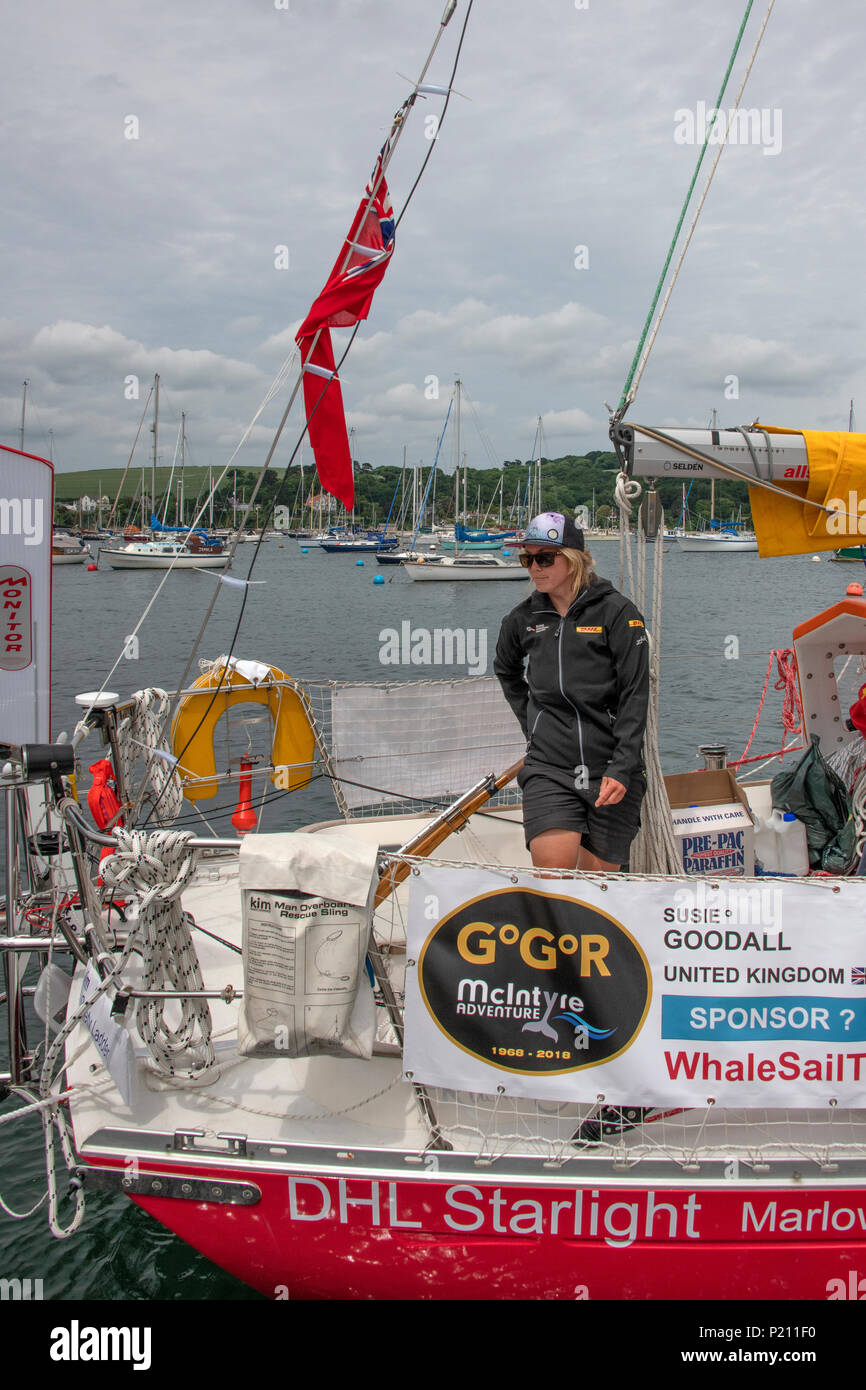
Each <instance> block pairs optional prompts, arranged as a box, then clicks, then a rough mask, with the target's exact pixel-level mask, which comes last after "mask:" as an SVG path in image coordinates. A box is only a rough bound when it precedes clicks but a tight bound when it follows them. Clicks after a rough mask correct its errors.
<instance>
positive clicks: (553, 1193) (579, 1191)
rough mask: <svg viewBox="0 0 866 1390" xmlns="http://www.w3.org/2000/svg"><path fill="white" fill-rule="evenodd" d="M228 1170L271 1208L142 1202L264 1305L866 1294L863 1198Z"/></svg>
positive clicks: (840, 1192) (852, 1191)
mask: <svg viewBox="0 0 866 1390" xmlns="http://www.w3.org/2000/svg"><path fill="white" fill-rule="evenodd" d="M142 1166H144V1165H142ZM147 1166H148V1167H150V1165H149V1164H148V1165H147ZM158 1166H159V1170H160V1172H162V1173H166V1174H168V1173H177V1174H179V1175H183V1176H190V1174H191V1172H194V1174H195V1176H198V1177H208V1178H212V1179H223V1180H224V1179H225V1178H226V1177H227V1176H228V1175H227V1173H226V1169H225V1167H223V1166H220V1167H218V1168H208V1167H205V1166H204V1165H198V1164H197V1165H196V1167H195V1169H194V1170H191V1169H190V1168H189V1167H186V1166H185V1167H183V1168H176V1167H174V1166H169V1165H167V1164H162V1163H160V1164H159V1165H158ZM232 1176H233V1177H241V1176H243V1178H244V1179H246V1180H247V1181H249V1182H252V1183H255V1184H256V1186H257V1187H258V1188H259V1189H260V1190H261V1193H262V1199H261V1201H260V1202H258V1203H257V1204H256V1205H254V1206H247V1207H240V1206H217V1205H214V1204H211V1203H207V1202H194V1201H182V1200H176V1199H166V1198H154V1197H150V1196H148V1197H135V1198H134V1199H133V1200H135V1201H137V1202H138V1203H139V1205H141V1206H142V1207H144V1209H145V1210H146V1211H148V1212H150V1213H151V1215H153V1216H154V1217H156V1219H157V1220H158V1221H160V1222H162V1223H163V1225H165V1226H167V1227H169V1228H170V1229H171V1230H172V1231H174V1232H176V1234H177V1235H179V1236H180V1237H181V1238H182V1239H183V1240H185V1241H187V1242H188V1243H189V1244H190V1245H192V1246H194V1247H195V1248H196V1249H197V1250H199V1251H201V1253H202V1254H204V1255H205V1256H207V1258H208V1259H210V1260H213V1261H214V1263H215V1264H217V1265H220V1266H221V1267H222V1268H223V1269H226V1270H228V1271H229V1272H230V1273H232V1274H234V1275H235V1276H236V1277H237V1278H239V1279H241V1280H242V1281H243V1282H244V1283H247V1284H249V1285H251V1286H252V1287H253V1288H256V1289H258V1290H259V1291H260V1292H261V1293H263V1294H264V1295H266V1297H268V1298H275V1299H280V1298H291V1299H298V1298H300V1299H364V1298H368V1299H461V1300H469V1299H491V1298H496V1299H568V1300H572V1299H628V1300H637V1299H679V1300H697V1299H701V1300H703V1299H720V1300H729V1299H751V1300H763V1299H807V1300H827V1299H839V1300H847V1299H852V1298H853V1299H866V1190H864V1189H862V1188H854V1187H844V1188H843V1187H832V1188H831V1187H828V1188H826V1189H824V1188H818V1189H816V1188H812V1190H811V1191H809V1190H803V1188H802V1187H799V1186H798V1187H796V1188H794V1187H789V1186H780V1185H775V1186H770V1185H769V1184H768V1185H766V1186H765V1185H763V1184H754V1185H750V1186H746V1185H745V1184H741V1183H739V1182H737V1183H732V1184H731V1185H730V1186H716V1187H712V1188H710V1187H707V1188H702V1187H700V1186H695V1187H690V1186H688V1185H686V1184H683V1183H680V1184H679V1185H678V1186H676V1187H664V1186H662V1185H660V1186H659V1187H658V1188H654V1189H653V1188H649V1187H647V1186H643V1187H636V1186H619V1185H617V1186H612V1185H602V1184H603V1180H601V1179H600V1180H599V1186H598V1187H592V1186H590V1185H578V1184H576V1183H569V1182H567V1181H562V1182H557V1183H556V1185H555V1186H549V1185H547V1184H546V1183H545V1184H540V1183H539V1184H533V1183H531V1182H530V1181H526V1182H519V1181H514V1180H513V1178H509V1179H507V1180H506V1179H503V1181H501V1182H499V1183H497V1182H496V1180H495V1178H493V1179H490V1178H489V1177H488V1176H487V1174H485V1177H484V1178H483V1179H481V1178H479V1179H477V1180H476V1179H475V1178H473V1177H470V1178H465V1177H464V1178H460V1179H457V1180H455V1181H447V1180H444V1179H443V1178H442V1177H441V1176H437V1177H433V1176H432V1175H431V1177H430V1178H424V1179H420V1178H415V1179H414V1180H406V1179H404V1178H403V1177H402V1176H401V1177H399V1178H395V1179H393V1180H392V1179H391V1178H389V1177H388V1176H380V1177H369V1176H363V1177H361V1176H353V1175H352V1174H351V1173H350V1172H348V1171H347V1173H346V1174H345V1175H344V1176H340V1177H338V1176H332V1175H331V1174H330V1173H329V1174H323V1173H321V1172H319V1173H318V1174H317V1173H315V1172H314V1171H308V1172H300V1171H297V1170H296V1171H295V1172H294V1173H293V1174H292V1175H291V1176H289V1175H287V1174H286V1173H273V1172H271V1173H268V1172H260V1171H258V1170H255V1169H249V1168H248V1169H246V1171H245V1172H243V1174H241V1173H240V1172H236V1173H233V1174H232Z"/></svg>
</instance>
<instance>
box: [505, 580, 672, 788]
mask: <svg viewBox="0 0 866 1390" xmlns="http://www.w3.org/2000/svg"><path fill="white" fill-rule="evenodd" d="M527 657H528V658H529V665H528V668H527V670H526V673H525V674H524V661H525V659H526V658H527ZM493 670H494V672H495V674H496V675H497V676H498V678H499V683H500V685H501V686H502V689H503V691H504V693H505V698H506V700H507V701H508V703H509V704H510V706H511V708H512V709H513V710H514V713H515V714H516V715H517V718H518V719H519V720H520V725H521V728H522V729H523V732H524V734H525V735H526V737H527V739H528V746H527V759H526V760H527V766H529V765H533V766H535V765H539V764H540V765H542V766H544V765H548V766H551V767H555V768H560V769H572V768H576V767H585V768H586V769H587V772H588V776H589V779H590V780H591V781H592V782H597V781H599V780H600V779H601V778H602V777H613V778H615V779H616V781H617V782H621V783H622V784H623V785H624V786H628V783H629V781H630V780H631V778H632V777H633V776H634V774H635V773H636V772H638V771H640V769H641V768H642V766H643V763H642V760H641V747H642V744H643V735H644V728H645V726H646V717H647V703H648V699H649V646H648V641H647V635H646V629H645V627H644V622H643V618H642V617H641V615H640V613H639V612H638V610H637V609H636V608H635V606H634V604H633V603H631V602H629V600H628V599H627V598H624V597H623V595H622V594H620V593H618V592H617V590H616V589H614V587H613V585H612V584H609V583H608V581H607V580H606V579H596V580H595V582H594V583H591V584H590V585H589V586H588V587H587V588H585V589H583V590H582V591H581V592H580V593H579V594H578V596H577V598H576V599H575V601H574V603H573V604H572V605H571V607H570V608H569V610H568V613H567V614H566V615H565V617H560V615H559V614H558V613H557V611H556V609H555V608H554V606H553V604H552V602H551V600H550V599H549V598H548V597H547V595H546V594H540V593H537V592H536V593H534V594H532V595H531V596H530V597H529V598H528V599H526V600H525V601H524V602H523V603H520V604H518V606H517V607H516V608H514V609H512V611H511V612H510V613H509V614H508V616H507V617H506V618H505V619H504V620H503V623H502V627H501V629H500V633H499V641H498V642H497V644H496V657H495V660H494V662H493Z"/></svg>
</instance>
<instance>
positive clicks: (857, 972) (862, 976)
mask: <svg viewBox="0 0 866 1390" xmlns="http://www.w3.org/2000/svg"><path fill="white" fill-rule="evenodd" d="M851 983H852V985H866V965H852V967H851Z"/></svg>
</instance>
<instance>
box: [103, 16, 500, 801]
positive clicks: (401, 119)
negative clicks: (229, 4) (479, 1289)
mask: <svg viewBox="0 0 866 1390" xmlns="http://www.w3.org/2000/svg"><path fill="white" fill-rule="evenodd" d="M473 4H474V0H469V4H468V6H467V10H466V15H465V18H464V21H463V27H462V29H461V31H460V38H459V40H458V44H457V52H456V54H455V58H454V62H453V65H452V68H451V74H450V77H449V80H448V88H447V93H446V96H445V101H444V104H443V107H442V112H441V114H440V117H439V124H438V127H437V137H438V134H439V132H440V131H441V129H442V122H443V121H444V119H445V115H446V112H447V110H448V106H449V103H450V101H451V92H452V85H453V81H454V77H455V75H456V72H457V67H458V64H459V61H460V55H461V51H462V48H463V42H464V39H465V36H466V28H467V25H468V23H469V16H470V15H471V13H472V7H473ZM448 19H450V11H449V7H446V10H445V14H444V15H443V20H444V22H445V23H447V20H448ZM443 28H444V24H443V25H441V26H440V31H439V35H438V36H437V39H436V43H435V44H434V47H433V51H435V48H436V45H437V44H438V42H439V39H440V38H441V35H442V31H443ZM430 57H432V51H431V55H430ZM429 61H430V58H428V60H427V63H426V64H425V69H424V72H426V68H427V66H429ZM423 76H424V74H423V73H422V79H421V80H423ZM418 85H419V86H420V82H419V84H418ZM417 97H418V87H417V86H416V89H415V91H413V92H412V93H410V95H409V97H407V99H406V101H405V102H404V103H403V105H402V106H401V107H400V108H399V110H398V111H397V113H396V115H395V117H394V120H393V123H392V133H391V136H390V137H389V139H390V141H391V143H390V147H389V148H388V150H387V154H385V155H383V156H382V157H381V160H380V164H379V177H378V179H377V180H376V181H375V182H374V183H373V186H372V188H371V192H370V196H369V200H368V204H367V206H368V208H369V207H372V205H373V199H374V197H375V194H376V192H377V190H378V187H379V184H380V182H381V180H382V179H383V178H384V174H385V169H386V167H387V164H388V162H389V161H390V158H391V155H392V154H393V151H394V148H395V147H396V142H397V139H398V138H399V135H400V134H401V132H402V129H403V126H404V123H405V119H406V116H407V115H408V111H409V110H410V109H411V107H412V106H413V105H414V103H415V101H416V99H417ZM387 144H388V141H386V145H387ZM434 145H435V141H431V142H430V148H429V149H428V151H427V153H426V155H425V156H424V159H423V161H422V163H421V168H420V170H419V171H418V174H417V175H416V178H415V180H414V182H413V184H412V185H411V187H410V189H409V193H408V194H407V196H406V199H405V201H404V203H403V207H402V209H401V210H400V213H399V214H398V216H397V217H396V218H395V221H394V232H395V235H396V229H397V227H399V225H400V223H401V221H402V220H403V217H404V216H405V214H406V211H407V209H408V207H409V204H410V203H411V201H412V198H413V197H414V195H415V192H416V189H417V188H418V185H419V183H420V181H421V178H422V176H423V174H424V171H425V169H426V168H427V164H428V163H429V161H430V158H431V156H432V154H433V147H434ZM360 326H361V320H359V321H358V322H357V323H356V324H355V325H354V327H353V329H352V332H351V334H350V337H349V341H348V343H347V344H346V347H345V348H344V350H343V352H342V354H341V356H340V359H339V362H337V363H336V364H335V368H334V375H335V376H338V375H339V371H340V368H341V367H342V365H343V363H344V361H345V360H346V357H347V356H348V353H349V350H350V348H351V346H352V344H353V342H354V340H355V336H356V334H357V332H358V329H359V328H360ZM302 378H303V372H301V375H300V377H299V380H298V383H297V385H296V387H295V392H296V391H297V389H298V386H299V385H300V381H301V380H302ZM329 385H330V380H329V381H328V382H326V383H325V385H324V386H323V387H322V390H321V392H320V393H319V396H318V398H317V400H316V402H315V405H314V406H313V409H312V410H311V411H309V413H308V415H307V419H306V421H305V422H304V424H303V427H302V429H301V431H300V434H299V436H298V439H297V442H296V444H295V447H294V449H293V450H292V452H291V455H290V457H289V460H288V462H287V464H286V466H285V469H284V471H283V477H282V479H281V481H280V484H279V486H278V488H277V492H276V494H275V496H274V500H273V502H272V503H271V507H270V509H269V511H268V514H267V516H266V518H265V521H264V524H263V525H262V528H261V530H260V532H259V536H258V539H257V541H256V545H255V549H254V552H253V555H252V556H251V559H250V564H249V569H248V571H247V577H246V581H245V586H244V592H243V598H242V600H241V606H240V612H239V614H238V619H237V623H236V624H235V630H234V633H233V635H232V640H231V644H230V646H229V649H228V652H227V653H226V658H227V664H226V666H225V667H224V668H223V669H224V671H225V670H228V669H229V667H228V661H229V660H230V659H231V657H232V655H233V654H234V648H235V644H236V642H237V639H238V636H239V634H240V628H241V623H242V622H243V617H244V613H245V610H246V603H247V597H248V594H249V590H248V587H247V585H248V584H249V582H250V576H251V575H252V572H253V569H254V567H255V564H256V561H257V560H258V556H259V551H260V549H261V545H262V542H263V540H264V535H265V531H266V530H267V527H268V525H269V523H270V518H271V516H272V514H273V511H274V508H275V507H276V506H277V504H278V502H279V501H280V499H281V498H282V495H283V490H284V488H285V486H286V484H287V482H288V478H289V471H290V469H291V467H292V464H293V462H294V460H295V456H296V454H297V453H298V450H299V449H300V447H301V444H302V443H303V440H304V437H305V435H306V434H307V432H308V430H309V422H310V420H311V419H312V418H313V416H314V415H315V413H316V411H317V410H318V408H319V406H320V405H321V403H322V401H323V400H324V397H325V393H326V392H327V390H328V386H329ZM293 400H294V393H293V396H292V398H291V400H290V401H289V404H288V405H287V407H286V410H285V412H284V415H283V418H282V420H281V422H280V424H279V426H278V429H277V432H276V435H275V437H274V440H273V443H272V444H271V448H270V450H269V451H268V455H267V458H266V459H265V461H264V463H263V464H262V467H261V469H260V472H259V476H258V479H257V481H256V484H255V487H254V488H253V491H252V494H251V496H250V499H249V501H248V502H247V505H246V510H245V512H244V514H243V518H242V522H241V527H243V525H244V524H245V522H246V519H247V517H248V516H249V512H250V509H251V507H252V505H253V503H254V502H255V498H256V496H257V494H258V490H259V488H260V486H261V484H262V481H263V479H264V477H265V474H266V471H267V469H268V466H269V464H270V461H271V458H272V457H273V453H274V450H275V449H276V446H277V442H278V440H279V438H280V435H281V433H282V430H283V428H284V426H285V423H286V420H287V418H288V414H289V410H290V409H291V405H292V402H293ZM227 470H228V465H226V468H225V469H224V470H223V475H222V476H225V473H226V472H227ZM237 543H238V542H237V538H235V541H234V543H233V546H232V550H231V551H230V557H229V565H228V566H227V568H231V560H232V558H233V557H234V552H235V549H236V547H237ZM170 572H171V571H170V570H168V571H166V578H167V577H168V574H169V573H170ZM163 582H164V581H163ZM161 587H162V586H161V585H160V588H161ZM220 587H221V585H220V583H218V584H217V586H216V589H215V591H214V594H213V597H212V598H211V601H210V603H209V605H208V610H207V612H206V614H205V617H204V620H203V622H202V624H201V627H200V629H199V633H198V636H197V637H196V639H195V642H194V643H193V648H192V651H191V654H190V657H189V660H188V661H187V665H186V669H185V671H184V674H183V676H182V678H181V681H180V683H179V685H178V688H177V691H176V692H175V695H174V699H173V703H174V705H175V707H176V704H177V702H179V700H180V695H181V691H182V690H183V688H184V686H185V684H186V680H187V677H188V675H189V672H190V670H191V669H192V663H193V661H194V660H195V656H196V653H197V651H198V648H199V646H200V643H201V640H202V638H203V636H204V631H205V628H206V627H207V624H208V622H209V621H210V618H211V615H212V613H213V610H214V608H215V606H216V602H217V597H218V595H219V591H220ZM158 592H159V589H158V590H157V593H158ZM155 598H156V595H154V599H155ZM152 602H153V601H152ZM150 606H152V603H151V605H149V606H148V607H150ZM140 625H141V623H139V625H138V626H140ZM135 631H136V632H137V631H138V627H136V629H135ZM121 657H122V654H121ZM121 657H119V658H118V662H117V663H115V666H114V667H113V668H112V673H110V674H109V676H108V677H107V679H110V678H111V674H113V671H114V670H116V668H117V665H118V664H119V662H120V660H121ZM222 684H223V677H222V676H221V678H220V681H219V683H218V685H217V686H216V687H215V689H214V692H213V696H212V698H211V701H210V702H209V704H208V706H207V708H206V710H205V712H204V713H203V715H202V718H201V721H200V723H199V725H198V727H197V728H196V729H195V730H194V731H193V733H192V734H191V735H190V738H189V740H188V741H187V745H186V747H188V746H189V743H190V742H191V741H192V739H193V738H194V737H195V735H196V733H197V732H198V729H199V728H201V725H202V724H203V723H204V720H205V719H206V718H207V716H208V714H209V712H210V710H211V709H212V708H213V704H214V702H215V701H216V699H217V696H218V695H219V693H220V690H221V689H222ZM103 688H104V687H103ZM170 717H171V716H170V714H169V715H168V716H167V717H166V724H165V726H164V728H165V727H167V726H168V721H169V719H170ZM184 751H185V749H182V750H181V752H180V753H179V754H178V755H177V756H178V761H179V760H180V758H181V757H182V756H183V752H184ZM166 785H167V784H166ZM164 790H165V788H163V791H162V792H160V794H159V797H158V798H157V800H156V801H155V802H154V803H153V804H152V806H151V809H150V813H149V815H148V820H149V819H150V816H151V815H153V812H154V811H155V809H156V807H157V805H158V802H159V800H160V799H161V797H162V795H163V794H164Z"/></svg>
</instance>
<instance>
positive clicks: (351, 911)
mask: <svg viewBox="0 0 866 1390" xmlns="http://www.w3.org/2000/svg"><path fill="white" fill-rule="evenodd" d="M377 857H378V851H377V848H376V846H375V845H369V844H357V843H354V842H353V841H351V840H350V839H348V838H347V837H346V836H345V835H342V834H328V832H326V831H323V832H320V833H318V834H315V835H307V834H302V833H287V834H280V835H251V836H249V837H248V838H247V839H246V840H245V841H244V842H243V844H242V846H241V850H240V886H241V898H242V910H243V960H244V997H243V1001H242V1004H241V1012H240V1017H239V1019H238V1051H239V1053H240V1054H241V1055H242V1056H253V1055H254V1056H257V1057H262V1056H265V1057H289V1058H292V1057H312V1056H318V1055H327V1056H331V1057H363V1058H368V1057H370V1056H371V1055H372V1049H373V1041H374V1037H375V1023H376V1017H375V1015H376V1009H375V1001H374V999H373V989H372V985H371V983H370V981H369V979H368V976H367V973H366V969H365V962H366V957H367V946H368V943H369V939H370V930H371V921H372V906H373V896H374V893H375V890H376V884H377V882H378V876H377V872H376V866H377Z"/></svg>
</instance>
